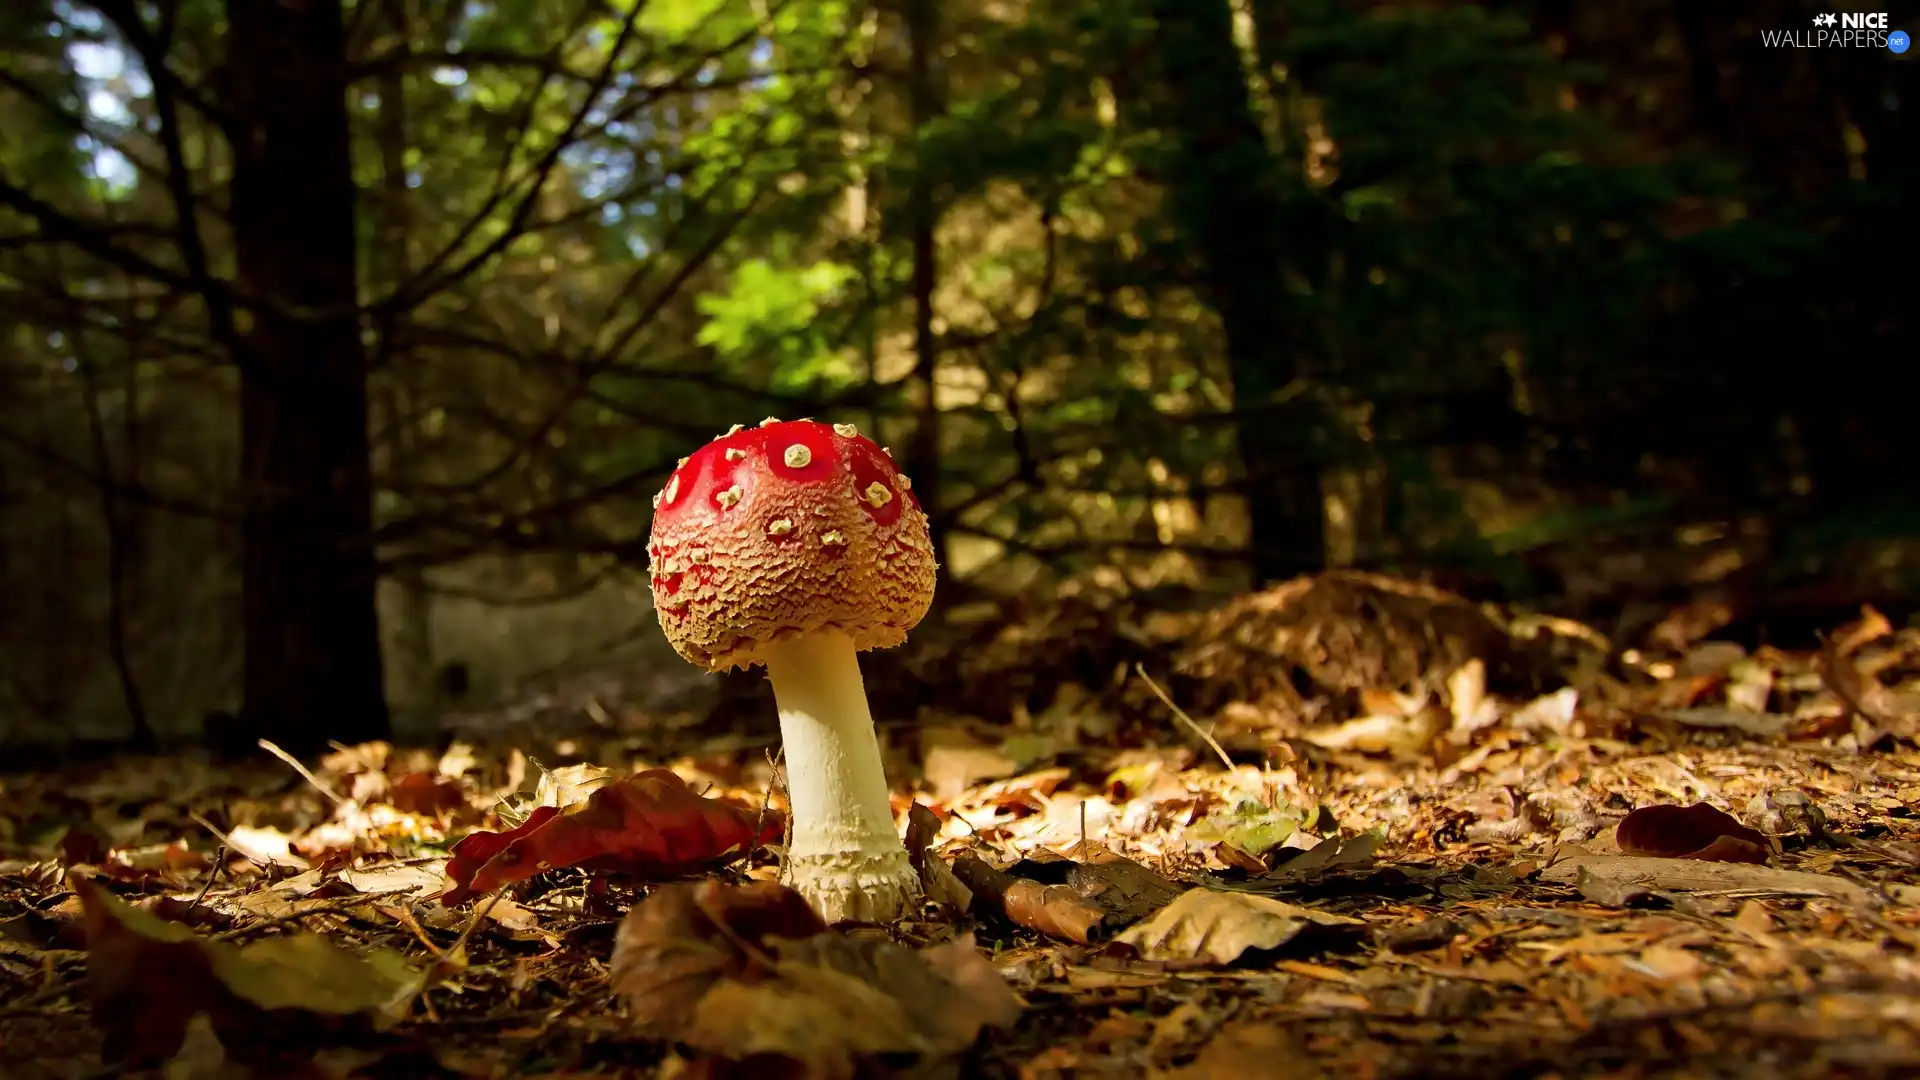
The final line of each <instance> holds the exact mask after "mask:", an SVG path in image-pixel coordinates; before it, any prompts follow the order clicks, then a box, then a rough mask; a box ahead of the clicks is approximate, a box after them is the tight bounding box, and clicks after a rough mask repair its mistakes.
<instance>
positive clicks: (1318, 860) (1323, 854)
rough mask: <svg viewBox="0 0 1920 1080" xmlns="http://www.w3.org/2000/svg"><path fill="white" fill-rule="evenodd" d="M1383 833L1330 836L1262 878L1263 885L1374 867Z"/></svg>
mask: <svg viewBox="0 0 1920 1080" xmlns="http://www.w3.org/2000/svg"><path fill="white" fill-rule="evenodd" d="M1379 846H1380V834H1378V833H1361V834H1360V835H1359V836H1329V837H1327V838H1326V839H1325V840H1322V841H1320V842H1319V843H1317V844H1315V845H1313V846H1312V847H1311V848H1308V849H1307V850H1306V851H1303V852H1301V853H1300V854H1298V855H1296V856H1294V857H1293V858H1291V859H1288V860H1287V861H1286V862H1284V863H1281V864H1280V865H1279V866H1276V867H1274V868H1273V869H1272V870H1270V871H1268V872H1267V873H1266V874H1264V875H1262V876H1261V878H1260V881H1261V883H1262V884H1283V883H1290V882H1298V881H1307V880H1309V879H1311V878H1313V877H1316V876H1318V875H1320V874H1324V873H1326V872H1327V871H1329V870H1352V869H1358V868H1360V867H1363V866H1368V865H1371V864H1372V862H1373V853H1374V850H1375V849H1377V848H1378V847H1379Z"/></svg>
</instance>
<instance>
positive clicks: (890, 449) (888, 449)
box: [880, 446, 893, 457]
mask: <svg viewBox="0 0 1920 1080" xmlns="http://www.w3.org/2000/svg"><path fill="white" fill-rule="evenodd" d="M880 452H881V453H883V454H885V455H887V456H888V457H892V456H893V447H891V446H883V447H881V448H880Z"/></svg>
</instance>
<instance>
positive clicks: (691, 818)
mask: <svg viewBox="0 0 1920 1080" xmlns="http://www.w3.org/2000/svg"><path fill="white" fill-rule="evenodd" d="M759 818H760V812H759V811H758V810H750V809H747V808H745V807H741V806H735V805H733V804H731V803H725V802H721V801H720V800H718V799H709V798H704V797H702V796H699V795H696V794H694V793H693V792H692V791H691V790H689V789H688V787H687V784H686V781H684V780H682V779H680V777H679V776H677V775H675V774H674V773H673V771H672V770H670V769H649V770H648V771H646V772H643V773H638V774H636V775H633V776H629V777H627V778H626V779H624V780H620V781H618V782H615V783H612V784H608V785H606V786H605V787H602V788H600V789H598V790H597V791H595V792H594V793H593V794H592V795H590V796H588V798H587V801H586V802H584V803H582V804H581V805H580V806H578V807H577V808H575V809H573V810H570V811H568V812H567V813H564V814H563V813H561V812H560V811H558V810H556V809H554V808H553V807H551V806H543V807H540V808H539V809H537V810H535V811H534V812H533V813H532V814H531V815H529V816H528V817H527V820H526V821H524V822H522V823H521V824H520V826H519V827H518V828H515V829H512V830H510V831H508V832H504V833H494V832H475V833H470V834H468V835H467V836H466V837H465V838H464V839H462V840H461V841H460V842H459V843H458V844H455V845H454V846H453V858H451V859H449V860H448V861H447V890H446V892H444V893H442V894H441V897H440V899H441V902H443V903H447V904H457V903H459V902H461V901H463V900H466V899H468V898H469V897H472V896H476V895H479V894H482V893H489V892H492V891H493V890H495V889H498V888H500V887H501V886H502V885H508V884H512V883H513V882H516V881H525V880H526V879H528V878H530V877H532V876H533V875H535V874H537V873H540V872H541V871H543V870H552V869H554V868H556V867H562V866H580V867H585V868H587V869H591V870H609V871H617V872H620V873H626V874H633V875H636V876H639V877H643V878H648V879H652V880H663V879H666V878H673V877H679V876H681V875H684V874H688V873H693V872H695V871H698V870H700V869H703V868H705V867H707V866H709V865H711V864H713V863H715V862H718V861H719V860H721V859H723V858H725V857H727V856H728V855H731V854H735V853H737V852H739V851H742V850H745V849H748V848H751V847H754V846H756V845H759V844H764V843H766V842H767V841H769V840H775V839H778V838H779V837H780V835H781V833H782V832H783V831H784V829H785V825H784V820H783V819H782V818H781V816H780V815H779V814H778V813H777V812H775V811H772V810H769V811H767V813H766V819H765V820H764V821H763V822H761V827H760V831H759V834H758V835H755V833H754V822H755V821H756V820H759Z"/></svg>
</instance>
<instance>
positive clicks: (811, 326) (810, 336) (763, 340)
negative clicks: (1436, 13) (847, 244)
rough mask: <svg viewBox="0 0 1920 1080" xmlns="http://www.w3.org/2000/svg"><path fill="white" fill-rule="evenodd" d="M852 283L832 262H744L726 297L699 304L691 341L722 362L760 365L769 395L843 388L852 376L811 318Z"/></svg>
mask: <svg viewBox="0 0 1920 1080" xmlns="http://www.w3.org/2000/svg"><path fill="white" fill-rule="evenodd" d="M855 276H856V275H855V272H854V270H853V268H852V267H849V266H843V265H840V264H838V263H832V262H816V263H811V264H809V265H805V266H785V267H783V266H776V265H775V264H773V263H772V262H769V261H768V260H766V259H757V258H756V259H749V260H747V261H746V262H743V263H741V264H740V266H739V267H738V268H737V269H736V270H735V271H734V274H733V280H732V282H731V283H730V287H729V288H728V289H727V291H725V292H713V293H708V294H706V295H704V296H702V297H700V300H699V307H700V311H701V313H702V314H704V315H706V316H707V322H706V324H705V325H704V326H702V327H701V328H700V332H699V335H698V340H699V342H700V343H701V344H703V345H709V346H712V347H713V348H714V350H715V351H717V352H718V353H720V355H721V356H722V357H724V358H727V359H729V360H735V361H738V360H741V359H745V358H753V357H757V358H760V359H762V360H763V361H765V362H768V363H769V364H770V365H771V372H770V381H771V382H772V384H773V385H774V387H775V388H776V389H780V390H789V391H797V390H809V389H824V388H826V386H827V385H831V384H845V383H847V382H848V381H850V380H851V378H852V376H853V375H854V372H853V371H852V370H851V367H850V365H848V364H847V363H846V362H845V360H844V358H843V357H841V356H840V355H839V354H838V353H837V352H836V350H835V349H834V347H833V343H832V342H831V340H830V339H829V337H828V335H827V334H826V333H825V331H824V330H823V328H822V327H821V326H820V325H819V324H818V322H817V317H818V315H819V313H820V308H821V305H822V304H825V303H830V302H832V301H833V300H834V299H836V298H837V297H838V296H839V294H840V293H841V291H842V290H843V289H844V288H846V286H847V285H848V283H849V282H851V281H852V280H853V279H854V278H855ZM823 384H824V385H823Z"/></svg>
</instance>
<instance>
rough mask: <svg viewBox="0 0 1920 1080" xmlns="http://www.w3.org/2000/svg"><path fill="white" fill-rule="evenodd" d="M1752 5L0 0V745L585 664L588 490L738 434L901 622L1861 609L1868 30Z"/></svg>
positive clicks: (641, 489)
mask: <svg viewBox="0 0 1920 1080" xmlns="http://www.w3.org/2000/svg"><path fill="white" fill-rule="evenodd" d="M1812 10H1813V9H1812V8H1807V7H1804V6H1802V5H1796V4H1785V3H1778V2H1767V3H1760V4H1753V5H1746V6H1744V7H1742V9H1741V10H1740V11H1739V12H1738V13H1737V14H1729V13H1723V12H1721V11H1720V10H1718V9H1713V8H1709V7H1708V6H1707V5H1703V4H1699V3H1694V2H1687V0H1668V2H1664V3H1642V4H1636V5H1630V6H1628V7H1624V8H1599V7H1593V6H1587V7H1582V8H1577V9H1576V8H1575V6H1574V5H1572V4H1569V3H1559V2H1544V0H1543V2H1535V3H1522V2H1510V3H1488V4H1479V5H1474V4H1464V3H1437V4H1404V3H1366V4H1336V3H1332V2H1329V0H1181V2H1179V3H1175V2H1173V0H1126V2H1122V3H1094V2H1090V0H1068V2H1062V3H1055V4H1038V3H1032V2H1030V0H1005V2H1000V0H954V2H951V3H940V2H936V0H872V2H870V0H650V2H646V3H639V2H636V0H614V2H612V3H602V2H597V0H577V2H576V0H568V2H554V3H534V2H531V0H493V2H487V0H474V2H465V3H458V4H456V3H450V2H444V0H352V2H348V0H314V2H308V3H297V4H296V3H283V2H280V0H226V2H225V3H221V2H217V0H157V2H154V3H132V2H120V0H114V2H103V3H93V4H83V3H77V2H69V0H21V2H16V3H13V4H11V5H8V6H7V8H6V10H5V11H4V13H0V312H4V323H3V324H0V333H4V334H5V336H6V349H5V353H4V355H3V356H0V387H3V389H0V508H3V509H4V512H3V513H0V530H4V535H0V588H4V591H5V592H4V595H5V596H6V601H5V603H4V604H0V741H9V740H35V739H44V738H55V737H67V736H70V735H73V734H79V735H82V736H90V737H118V736H123V735H125V734H126V733H127V732H129V731H131V732H135V733H136V734H137V736H138V737H140V738H142V739H146V740H148V741H151V740H154V739H157V738H165V737H169V736H172V735H175V734H177V733H180V732H182V731H185V730H189V729H191V728H192V727H193V725H194V724H195V723H197V721H198V717H199V716H200V715H201V714H202V713H203V712H204V711H206V710H209V709H235V708H237V709H239V710H240V711H241V712H242V714H243V716H244V718H245V724H246V725H247V727H248V728H249V730H252V731H257V732H259V733H263V734H270V735H272V736H273V737H274V738H276V739H277V740H279V741H281V742H282V743H283V744H286V745H289V746H290V747H293V748H297V749H313V748H316V747H318V746H321V745H324V742H325V741H326V740H328V739H346V740H352V739H358V738H363V737H370V736H375V735H379V734H381V733H383V732H385V731H387V730H388V728H389V722H388V714H387V702H389V701H391V702H392V703H393V704H394V706H395V707H396V709H397V714H396V715H397V716H398V718H399V720H400V722H401V723H402V724H403V725H404V724H406V723H409V722H411V721H412V720H414V719H417V718H420V717H426V716H430V715H431V714H432V713H433V712H434V710H436V709H437V708H439V707H440V706H442V705H445V704H446V703H447V700H446V699H447V697H448V696H449V694H451V693H453V692H455V690H456V689H457V690H458V691H459V692H461V693H465V692H466V691H468V690H469V689H470V690H471V691H473V692H475V693H478V694H482V695H488V696H492V695H501V694H505V693H508V692H510V691H512V690H513V689H515V688H516V687H518V686H520V685H523V684H526V683H528V682H530V681H538V680H539V679H540V678H542V677H545V676H547V675H551V674H552V673H554V672H556V671H560V670H564V669H566V668H567V667H568V666H582V665H592V664H618V665H625V666H627V667H629V668H631V667H634V666H636V665H638V666H639V667H641V668H646V667H648V666H649V665H648V658H649V657H652V658H658V657H660V655H661V650H662V649H663V648H664V646H662V645H660V643H659V642H658V639H657V632H656V631H654V630H653V629H652V628H651V625H650V623H651V618H650V614H649V612H648V611H647V607H646V602H645V592H646V590H645V579H644V555H643V554H642V551H641V549H642V547H643V546H644V537H645V532H646V529H647V513H648V509H647V508H648V496H649V495H650V494H651V493H652V492H653V491H654V490H656V489H657V487H658V485H659V484H660V483H661V482H662V480H663V479H664V476H665V471H666V469H668V468H670V467H671V465H672V463H673V461H674V460H675V459H676V458H678V457H679V456H681V455H683V454H685V453H686V452H688V450H690V449H691V448H692V447H694V446H696V445H698V444H699V443H700V442H701V441H703V440H705V439H706V438H709V437H711V436H712V435H714V434H716V433H718V432H719V431H721V430H724V429H725V428H726V427H727V426H728V425H729V424H731V423H734V422H739V421H747V422H751V421H753V420H757V419H758V418H759V417H760V416H762V415H767V414H775V415H782V416H792V415H818V416H820V417H821V418H831V419H835V420H845V421H852V422H856V423H859V424H860V425H861V426H862V427H863V428H864V429H866V430H868V431H871V432H874V433H876V434H877V436H878V437H879V439H880V440H881V441H882V442H883V443H888V444H890V445H891V446H893V447H895V448H896V450H897V454H896V456H898V457H899V458H900V460H901V461H902V462H903V464H904V465H905V466H906V467H907V468H908V470H909V472H910V473H911V475H913V477H914V479H915V486H916V491H918V492H921V493H923V498H924V500H925V503H926V506H927V508H928V510H929V512H930V514H931V515H932V518H933V521H934V524H935V529H936V533H937V538H938V542H939V544H940V546H941V550H942V553H943V557H944V562H945V564H946V567H947V571H946V572H947V581H946V582H945V584H944V585H943V590H944V592H943V598H944V599H945V600H946V601H947V602H950V603H958V602H962V601H966V600H971V599H991V598H994V597H996V596H1008V595H1014V594H1018V593H1022V592H1029V593H1031V592H1034V591H1036V590H1039V591H1041V592H1042V593H1043V592H1044V590H1045V589H1046V588H1047V587H1048V586H1049V585H1050V584H1053V583H1057V582H1059V581H1061V580H1064V579H1066V578H1069V577H1072V576H1075V575H1085V574H1099V575H1103V576H1105V577H1106V578H1108V579H1111V580H1112V581H1115V582H1119V583H1122V584H1126V585H1131V586H1134V587H1147V586H1156V585H1173V586H1182V587H1186V588H1191V589H1198V590H1202V591H1207V592H1221V593H1225V592H1230V591H1234V590H1237V589H1244V588H1246V587H1249V586H1252V585H1256V584H1260V583H1265V582H1271V581H1274V580H1277V579H1280V578H1284V577H1287V576H1290V575H1293V574H1297V573H1301V572H1307V571H1311V570H1314V569H1318V568H1321V567H1325V566H1360V567H1368V568H1375V569H1384V570H1392V571H1396V572H1401V573H1408V574H1416V575H1426V576H1429V577H1433V578H1436V579H1438V580H1440V581H1442V582H1444V583H1448V584H1451V585H1455V586H1458V587H1461V588H1465V589H1467V590H1469V591H1470V592H1472V593H1474V594H1475V595H1477V596H1483V597H1487V598H1491V599H1501V600H1508V601H1513V602H1522V603H1529V604H1537V605H1542V606H1547V607H1553V608H1556V609H1558V610H1562V611H1565V612H1568V613H1571V614H1575V615H1579V616H1583V617H1588V618H1595V619H1604V620H1608V624H1607V628H1608V629H1619V630H1621V631H1622V632H1623V633H1626V634H1628V635H1630V634H1631V633H1632V632H1634V631H1635V630H1636V628H1638V627H1642V626H1644V624H1645V623H1646V622H1647V621H1648V620H1649V619H1650V618H1653V617H1657V614H1658V613H1659V612H1661V611H1663V610H1665V609H1666V608H1668V607H1671V606H1673V605H1675V604H1678V603H1681V602H1684V601H1687V600H1691V599H1696V598H1698V597H1699V596H1701V595H1703V594H1705V595H1710V596H1711V597H1712V598H1714V600H1715V601H1716V603H1717V604H1718V605H1719V608H1720V609H1721V614H1719V615H1717V616H1715V617H1716V618H1717V619H1718V620H1719V621H1721V622H1730V623H1733V624H1735V627H1734V629H1738V630H1743V631H1744V632H1746V633H1748V634H1749V635H1750V636H1761V635H1774V636H1781V635H1791V634H1794V633H1798V632H1802V631H1803V630H1804V628H1805V627H1806V626H1811V625H1821V624H1824V623H1825V622H1827V621H1831V620H1832V619H1833V618H1836V617H1839V616H1842V615H1844V614H1845V613H1847V611H1849V610H1850V608H1851V607H1852V606H1853V605H1855V604H1857V603H1858V602H1859V601H1860V600H1861V599H1863V598H1866V597H1869V596H1871V597H1874V598H1876V599H1878V600H1879V601H1880V602H1881V603H1883V604H1891V605H1892V606H1893V607H1895V608H1902V606H1903V605H1905V607H1906V608H1907V609H1910V607H1911V600H1912V597H1913V596H1914V595H1915V592H1916V577H1915V566H1916V563H1915V559H1914V548H1913V546H1912V543H1911V539H1912V537H1913V535H1914V534H1915V532H1916V528H1915V526H1916V524H1920V522H1917V521H1916V505H1917V502H1920V501H1917V500H1916V497H1915V496H1916V480H1915V479H1914V475H1913V471H1912V469H1911V468H1910V466H1909V460H1908V459H1909V458H1910V457H1911V454H1910V447H1911V446H1912V445H1913V440H1912V438H1911V436H1910V435H1909V434H1908V432H1907V425H1908V423H1909V421H1907V419H1906V417H1904V416H1903V415H1902V413H1903V411H1904V408H1905V403H1904V401H1903V400H1902V397H1901V395H1899V394H1898V393H1896V392H1894V391H1893V390H1892V386H1893V385H1894V384H1892V383H1891V382H1890V376H1891V375H1892V374H1893V372H1892V363H1891V360H1892V358H1893V356H1894V355H1895V349H1896V347H1897V342H1899V341H1900V340H1902V339H1903V338H1908V339H1910V331H1911V330H1912V325H1911V324H1912V320H1913V310H1914V308H1913V303H1912V297H1911V288H1910V286H1909V285H1908V284H1907V283H1906V280H1905V279H1904V277H1903V276H1902V275H1900V274H1898V273H1897V272H1893V271H1892V270H1891V269H1890V267H1891V264H1890V261H1889V260H1890V259H1891V258H1892V256H1893V255H1894V254H1896V252H1893V251H1889V250H1887V248H1888V246H1889V244H1890V243H1895V242H1897V241H1896V240H1895V239H1894V237H1893V234H1894V233H1895V232H1896V231H1897V228H1898V218H1897V217H1896V215H1897V213H1898V211H1899V209H1900V196H1901V195H1902V194H1904V193H1909V192H1911V191H1913V190H1915V181H1916V166H1915V160H1914V153H1915V151H1914V150H1913V142H1914V141H1913V139H1912V137H1911V136H1912V133H1911V131H1909V130H1907V129H1908V128H1910V126H1911V121H1909V120H1907V119H1906V117H1907V116H1908V115H1909V114H1910V113H1911V112H1912V102H1913V100H1914V97H1913V90H1912V86H1911V81H1912V75H1911V72H1912V62H1911V61H1910V60H1909V59H1908V58H1906V57H1901V56H1895V55H1893V54H1891V53H1889V52H1886V51H1885V50H1871V49H1853V50H1846V49H1834V50H1791V49H1786V50H1768V49H1762V48H1760V47H1759V35H1760V31H1761V30H1762V29H1785V28H1798V27H1801V26H1804V25H1806V23H1807V18H1808V14H1809V12H1810V11H1812ZM1894 24H1895V25H1902V23H1901V19H1900V17H1899V15H1897V14H1896V16H1895V18H1894ZM1907 351H1908V352H1910V351H1911V347H1910V346H1909V348H1908V350H1907ZM456 658H457V659H459V660H460V661H461V665H460V666H459V667H458V668H457V669H452V670H457V672H458V673H459V678H457V679H455V678H451V677H448V676H447V675H446V673H445V672H443V670H442V668H443V665H445V664H446V663H447V662H448V661H450V660H453V659H456ZM673 670H675V671H676V675H677V672H678V669H677V668H674V669H673ZM469 672H470V673H471V674H470V675H469ZM469 681H471V684H472V685H471V686H469V685H468V684H469Z"/></svg>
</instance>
